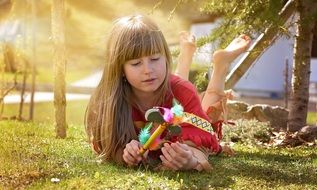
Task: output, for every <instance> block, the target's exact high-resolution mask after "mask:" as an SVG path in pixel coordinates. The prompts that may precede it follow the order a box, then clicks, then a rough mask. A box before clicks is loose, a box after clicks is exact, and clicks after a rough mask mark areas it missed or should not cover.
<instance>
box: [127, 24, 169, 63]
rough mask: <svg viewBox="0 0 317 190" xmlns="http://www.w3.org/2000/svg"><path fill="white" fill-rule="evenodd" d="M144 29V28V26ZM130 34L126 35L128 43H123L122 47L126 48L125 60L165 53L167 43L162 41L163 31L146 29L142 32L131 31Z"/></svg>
mask: <svg viewBox="0 0 317 190" xmlns="http://www.w3.org/2000/svg"><path fill="white" fill-rule="evenodd" d="M143 30H144V28H143ZM129 32H130V35H129V34H128V35H126V37H127V41H126V43H121V44H122V45H123V46H125V47H122V49H124V50H125V53H124V56H123V57H122V58H123V60H124V61H128V60H132V59H138V58H140V57H144V56H150V55H153V54H157V53H160V54H162V55H163V56H166V55H165V45H164V43H163V42H162V33H161V31H158V30H147V31H146V30H145V31H142V32H140V31H139V30H135V31H132V32H131V31H129Z"/></svg>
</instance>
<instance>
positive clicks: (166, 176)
mask: <svg viewBox="0 0 317 190" xmlns="http://www.w3.org/2000/svg"><path fill="white" fill-rule="evenodd" d="M0 128H1V134H2V137H1V138H0V150H1V154H0V189H24V188H27V189H54V190H55V189H150V188H151V189H250V188H251V189H314V188H316V185H317V175H316V174H317V155H316V152H317V147H296V148H264V147H256V146H251V145H248V146H246V145H239V144H236V145H235V147H234V149H235V150H236V153H237V155H236V156H234V157H225V156H222V155H220V156H213V157H211V158H210V162H211V163H212V165H213V171H212V172H211V173H199V172H166V171H165V172H154V171H149V170H146V169H144V168H135V169H130V168H124V167H122V166H117V165H115V164H113V163H100V162H99V161H98V160H97V159H96V158H95V156H94V155H93V154H92V152H91V150H90V147H89V146H88V144H87V143H86V137H85V133H84V129H83V126H82V125H70V126H69V128H68V137H67V138H66V139H56V138H55V137H54V128H53V125H49V124H38V123H37V124H36V123H23V122H17V121H0ZM52 179H55V180H56V179H59V180H60V181H59V182H52Z"/></svg>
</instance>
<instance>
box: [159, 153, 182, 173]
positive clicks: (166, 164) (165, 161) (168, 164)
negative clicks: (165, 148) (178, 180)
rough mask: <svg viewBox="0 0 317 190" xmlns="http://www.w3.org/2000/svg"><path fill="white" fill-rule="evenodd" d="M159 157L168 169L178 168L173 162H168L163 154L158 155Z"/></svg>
mask: <svg viewBox="0 0 317 190" xmlns="http://www.w3.org/2000/svg"><path fill="white" fill-rule="evenodd" d="M160 159H161V160H162V164H163V165H164V166H165V167H167V168H170V169H173V170H178V169H179V168H178V167H177V166H175V165H174V164H173V163H171V162H169V161H168V160H167V159H166V158H165V156H163V155H161V156H160Z"/></svg>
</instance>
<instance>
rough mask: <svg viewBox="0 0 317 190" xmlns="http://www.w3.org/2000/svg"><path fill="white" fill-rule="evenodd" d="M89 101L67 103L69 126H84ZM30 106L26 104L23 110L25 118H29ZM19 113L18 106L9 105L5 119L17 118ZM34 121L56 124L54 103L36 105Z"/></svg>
mask: <svg viewBox="0 0 317 190" xmlns="http://www.w3.org/2000/svg"><path fill="white" fill-rule="evenodd" d="M87 104H88V100H75V101H67V105H66V118H67V122H68V123H69V124H79V125H82V124H83V122H84V115H85V110H86V106H87ZM29 109H30V108H29V104H25V106H24V108H23V118H25V119H27V118H28V117H29ZM18 113H19V105H18V104H7V105H5V106H4V114H3V116H5V117H12V116H17V115H18ZM34 121H35V122H40V123H49V124H52V123H53V122H54V105H53V102H41V103H36V104H35V108H34Z"/></svg>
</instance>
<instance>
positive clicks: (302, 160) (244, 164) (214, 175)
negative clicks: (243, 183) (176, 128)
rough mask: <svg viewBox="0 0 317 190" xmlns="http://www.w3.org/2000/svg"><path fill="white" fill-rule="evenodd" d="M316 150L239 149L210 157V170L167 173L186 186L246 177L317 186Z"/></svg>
mask: <svg viewBox="0 0 317 190" xmlns="http://www.w3.org/2000/svg"><path fill="white" fill-rule="evenodd" d="M312 159H317V155H316V153H312V154H310V155H308V156H293V155H280V154H279V153H278V152H275V153H261V152H259V153H249V152H237V155H236V156H234V157H224V156H219V157H211V159H210V162H211V163H213V170H212V172H211V173H201V172H181V173H180V175H179V176H177V178H175V173H174V174H173V173H169V172H168V173H165V174H164V175H166V176H168V177H169V178H173V179H178V178H183V181H184V182H183V183H184V184H183V186H184V188H189V189H192V188H198V189H206V188H210V187H213V188H230V187H232V186H233V185H234V184H235V183H236V181H239V180H243V179H246V180H248V181H250V182H251V183H250V185H251V186H252V185H257V183H261V184H259V185H264V186H267V187H278V186H285V185H290V184H294V185H299V186H303V185H308V186H317V175H316V173H317V166H314V167H312V165H313V163H312Z"/></svg>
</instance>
